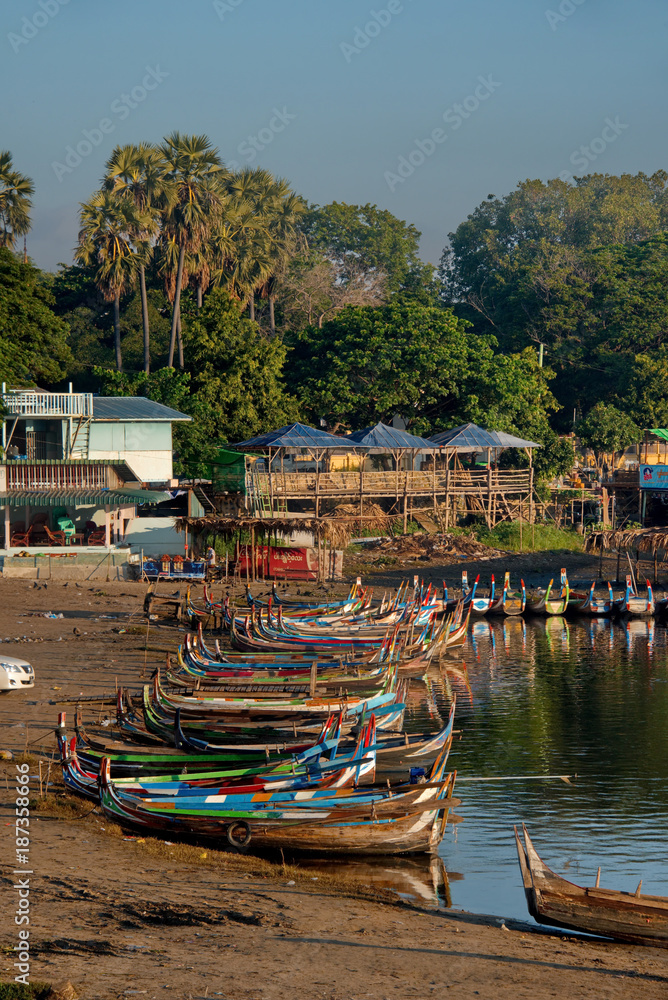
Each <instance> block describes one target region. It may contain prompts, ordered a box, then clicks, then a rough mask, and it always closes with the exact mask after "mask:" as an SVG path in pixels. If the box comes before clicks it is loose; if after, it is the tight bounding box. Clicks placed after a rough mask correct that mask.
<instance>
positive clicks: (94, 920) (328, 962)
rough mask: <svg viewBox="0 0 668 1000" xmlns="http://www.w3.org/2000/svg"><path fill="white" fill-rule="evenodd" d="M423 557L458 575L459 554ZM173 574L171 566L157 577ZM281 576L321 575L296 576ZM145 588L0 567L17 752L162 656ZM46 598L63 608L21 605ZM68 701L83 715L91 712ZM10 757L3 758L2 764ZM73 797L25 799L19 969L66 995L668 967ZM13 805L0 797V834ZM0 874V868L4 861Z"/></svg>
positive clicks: (606, 982)
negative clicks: (147, 824) (4, 571)
mask: <svg viewBox="0 0 668 1000" xmlns="http://www.w3.org/2000/svg"><path fill="white" fill-rule="evenodd" d="M569 557H570V558H569ZM503 558H504V562H505V564H506V565H508V567H509V568H510V569H511V572H513V573H518V572H521V571H523V570H522V569H521V568H520V566H518V560H527V559H530V560H532V561H533V565H534V571H535V573H536V574H538V573H539V572H541V573H542V572H543V565H542V563H539V564H537V562H538V560H539V559H540V560H543V559H545V568H547V566H548V565H549V566H550V567H552V566H554V565H556V563H557V562H559V565H561V564H562V563H563V565H565V566H566V567H567V568H569V572H571V573H573V574H574V573H575V572H576V569H577V572H578V574H580V573H581V575H583V576H584V575H585V574H586V571H587V569H590V568H591V565H592V563H594V564H595V565H596V568H597V567H598V557H597V556H596V557H593V558H592V557H588V556H585V555H583V554H581V553H561V552H560V553H536V554H535V555H527V554H514V555H508V556H507V557H503ZM612 562H613V563H614V560H612ZM465 565H466V568H467V569H468V570H469V578H471V573H472V572H477V571H479V570H477V569H474V567H475V563H468V562H467V563H465ZM480 565H481V568H482V567H484V566H489V563H487V562H483V563H481V564H480ZM558 568H559V567H557V570H558ZM426 569H427V572H429V571H431V572H432V575H435V574H436V573H438V574H439V575H441V574H442V575H443V578H444V579H446V581H447V582H448V583H450V582H452V583H453V584H456V583H457V581H458V579H460V574H461V569H462V562H461V561H457V562H456V563H453V564H451V565H447V566H439V567H426ZM413 571H415V572H418V571H419V570H418V568H417V567H415V570H414V569H413V567H406V568H405V569H404V570H403V572H402V573H397V575H398V576H403V577H406V576H407V575H409V574H410V575H412V573H413ZM489 571H491V569H490V570H489ZM422 575H424V576H426V575H427V573H425V572H424V571H423V573H422ZM383 576H384V574H383ZM367 580H368V582H369V583H371V584H372V585H374V587H375V588H379V587H382V586H388V585H389V583H384V582H382V581H379V578H378V576H376V575H375V574H374V575H373V576H372V575H371V574H368V575H367ZM482 580H483V581H484V580H485V576H483V577H482ZM219 586H220V584H216V588H218V587H219ZM348 586H349V584H348V583H347V582H342V583H340V584H337V586H336V589H340V590H343V591H347V588H348ZM177 587H178V584H176V583H174V584H172V583H171V582H170V583H169V584H168V585H167V586H166V587H165V592H172V591H173V590H175V589H177ZM253 589H254V592H255V591H257V592H258V593H260V592H261V591H262V590H263V589H264V587H263V586H262V585H261V584H259V583H258V584H256V585H255V587H254V588H253ZM288 589H290V590H291V591H293V592H294V591H295V590H296V589H300V590H302V591H308V590H312V591H316V590H317V592H318V593H320V591H319V590H318V589H317V588H316V586H315V585H314V586H310V585H308V584H305V585H301V586H300V587H299V588H297V586H296V585H295V584H292V585H291V586H290V587H289V588H288ZM333 589H334V588H331V589H330V591H329V592H331V591H332V590H333ZM144 592H145V585H143V584H133V583H129V582H127V581H125V582H118V583H109V584H103V585H102V586H101V587H93V586H90V587H88V586H80V587H76V586H75V585H74V584H73V583H69V584H68V585H65V584H62V583H55V582H54V583H53V584H51V583H50V584H49V586H48V587H47V588H44V586H43V585H42V586H38V587H33V586H32V584H28V583H26V582H21V583H20V584H19V583H18V582H17V581H2V580H1V579H0V601H2V607H3V619H2V624H1V625H0V638H5V637H8V636H19V635H23V634H25V635H26V636H27V637H29V638H31V639H33V640H34V641H32V642H25V643H24V642H18V643H16V642H10V643H8V644H6V645H5V643H4V642H3V643H2V644H1V645H0V651H5V650H6V652H7V653H8V654H9V655H17V656H20V657H24V658H26V659H28V660H30V661H31V662H32V663H33V665H34V667H35V671H36V684H35V688H34V689H31V690H25V691H22V692H16V693H11V694H10V695H7V696H5V697H3V700H2V707H3V718H2V726H1V733H2V736H1V739H0V749H9V750H10V751H12V752H14V753H15V754H17V755H19V754H21V753H22V752H23V751H24V750H25V749H26V745H27V744H31V743H33V742H34V744H35V745H34V746H33V747H32V748H31V747H30V746H28V750H31V749H32V750H33V751H36V752H37V753H39V752H40V747H43V750H44V752H45V754H50V753H51V752H52V751H53V750H54V749H55V744H54V741H53V737H52V735H51V731H52V729H53V727H54V726H55V724H56V721H57V713H58V711H59V710H61V709H62V708H66V709H67V711H68V719H69V721H71V718H72V716H71V713H72V712H73V709H74V704H68V705H58V704H55V702H56V700H57V699H59V698H64V697H73V698H75V697H76V696H77V695H79V693H82V694H84V695H85V694H88V693H91V694H100V693H102V692H105V693H107V692H110V691H112V690H113V688H114V684H115V683H116V681H118V683H121V684H130V685H131V686H135V687H136V686H138V683H139V682H140V675H141V673H142V671H143V670H144V667H145V668H146V676H147V675H148V674H150V672H151V671H152V669H153V666H154V665H155V663H156V662H157V660H158V659H161V658H162V654H161V653H160V652H158V651H157V650H156V651H153V649H155V648H156V647H157V648H158V649H159V648H160V647H168V646H173V645H174V644H175V642H176V641H177V637H178V634H179V633H178V631H177V629H176V627H174V626H172V625H171V624H164V623H162V622H161V621H158V622H155V623H151V627H150V633H149V638H148V646H149V650H148V652H146V653H145V651H144V647H145V644H146V635H147V629H146V626H145V625H143V626H141V627H140V626H138V625H136V624H135V623H136V622H137V620H138V617H139V615H140V613H141V606H142V602H143V597H144ZM237 593H239V592H238V591H237ZM47 611H52V612H55V613H61V612H62V613H63V615H64V617H63V618H62V619H49V618H44V617H36V616H33V615H32V614H30V612H36V613H38V614H43V613H44V612H47ZM103 615H114V616H116V617H114V618H106V617H102V616H103ZM75 630H76V631H78V633H80V634H76V631H75ZM121 630H125V631H121ZM39 640H41V641H39ZM84 711H85V718H87V719H90V718H93V719H95V718H98V719H99V716H100V715H104V713H97V715H96V714H95V713H94V711H93V710H92V708H89V709H88V710H86V708H85V706H84ZM100 721H101V720H100ZM13 763H14V762H13V761H7V762H4V766H3V767H2V770H1V771H0V781H1V780H2V776H4V775H5V774H8V773H9V771H8V768H10V767H11V766H12V765H13ZM34 770H35V769H34V768H32V771H33V773H34ZM51 795H52V792H51V793H50V797H51ZM50 801H53V800H51V799H50ZM76 801H77V802H80V804H81V809H82V815H84V814H88V815H86V816H85V817H84V818H83V819H78V820H76V819H71V818H56V817H54V816H53V815H50V814H49V811H48V810H46V811H45V810H43V809H41V808H40V809H38V810H36V811H35V812H34V814H33V816H34V822H33V824H32V826H31V838H32V851H33V853H31V863H32V864H33V867H34V870H35V875H34V877H33V883H32V886H31V888H34V893H33V899H32V907H33V909H32V914H31V916H32V919H34V924H32V926H31V931H32V940H33V941H34V944H35V947H34V951H33V952H32V954H33V959H32V962H31V980H32V981H48V982H52V983H58V982H62V981H63V980H69V981H71V982H72V984H73V985H74V987H75V990H76V992H77V994H78V995H79V996H80V997H81V998H82V1000H83V998H84V997H85V998H86V1000H108V998H116V997H120V996H123V995H124V994H126V991H145V992H142V993H140V994H139V995H142V996H146V997H147V998H150V997H154V996H155V997H158V996H161V997H169V996H174V997H179V998H181V997H187V996H189V995H192V996H193V998H194V997H199V996H204V995H205V994H206V993H207V992H208V996H209V997H211V996H216V995H219V996H225V997H231V996H233V997H234V998H235V1000H284V998H285V1000H287V998H288V997H289V998H291V1000H302V998H304V1000H311V998H320V997H322V998H325V997H326V998H327V1000H356V998H360V1000H368V998H374V1000H375V998H378V1000H382V998H385V997H397V998H402V1000H403V998H404V997H419V998H422V997H432V996H436V995H439V994H440V993H442V992H444V991H445V990H446V989H447V993H448V995H449V996H453V997H471V996H472V995H476V994H477V995H479V996H483V997H486V998H489V1000H495V998H497V997H499V998H502V1000H505V998H508V1000H510V998H512V1000H517V998H523V997H527V998H529V997H532V998H535V1000H544V998H547V997H551V996H571V995H577V996H584V997H592V998H594V997H596V998H597V1000H598V998H599V997H601V996H605V997H610V998H614V1000H617V998H620V1000H621V998H625V1000H626V998H628V997H629V996H633V997H634V1000H635V998H639V1000H645V998H654V997H657V998H658V997H659V996H661V995H663V994H664V993H665V990H666V986H667V985H668V965H667V963H666V953H665V951H662V950H661V949H656V948H641V947H639V946H632V945H623V944H619V943H614V942H604V941H600V940H597V939H592V938H587V937H586V936H584V935H577V934H575V933H570V932H567V931H562V930H558V929H556V928H555V929H551V928H547V927H540V926H539V925H534V924H532V923H531V920H530V919H527V921H523V920H517V919H511V918H508V919H505V918H502V917H497V916H494V915H489V914H476V913H470V912H467V911H464V910H455V909H435V908H432V907H430V906H429V905H427V903H426V901H424V900H420V901H419V902H417V903H416V902H408V901H406V900H402V899H400V898H398V897H397V894H396V892H390V891H389V890H388V889H385V888H382V887H378V886H374V885H373V883H372V882H371V881H370V877H367V876H361V877H360V879H358V880H357V881H355V880H353V879H350V878H347V877H341V876H340V875H339V874H337V873H336V872H334V874H332V873H331V872H330V873H329V874H327V873H323V872H319V871H318V870H317V869H316V868H315V867H313V866H308V865H307V864H304V866H303V867H299V866H297V867H296V868H295V867H294V866H292V865H287V866H286V867H285V869H283V868H282V867H281V865H280V864H279V865H274V864H271V863H270V862H268V861H266V860H262V859H257V860H256V859H253V860H251V856H250V855H249V856H248V857H243V856H240V855H234V854H229V853H227V852H219V851H216V850H215V849H212V848H211V847H210V846H208V845H203V844H195V845H192V844H189V845H187V850H185V849H184V850H180V846H181V845H179V844H172V845H170V844H168V843H166V842H164V841H159V842H158V843H156V844H155V845H153V844H150V843H149V842H148V838H145V839H143V838H141V836H140V835H138V834H128V833H126V832H120V830H119V831H118V832H112V831H111V830H110V829H106V828H107V827H110V826H112V824H111V823H109V822H108V821H107V820H106V819H105V818H104V817H102V816H100V815H98V814H97V813H96V812H94V811H93V808H94V807H93V804H92V803H90V802H87V801H84V800H76ZM49 808H50V807H49ZM12 814H13V809H12V813H11V814H10V813H9V807H8V806H7V805H6V804H5V803H3V805H2V807H1V809H0V825H2V826H3V828H4V829H5V831H6V834H5V835H6V837H9V828H8V827H7V826H6V825H5V824H7V823H8V822H9V820H10V816H11V815H12ZM103 828H105V829H103ZM202 855H205V856H204V857H203V856H202ZM214 855H215V857H213V856H214ZM394 860H395V861H396V862H398V863H399V864H401V863H402V860H403V859H402V858H401V857H399V858H397V859H394ZM405 864H406V866H407V867H408V866H409V865H410V857H406V859H405ZM2 874H3V878H4V879H5V880H7V879H10V878H11V875H10V872H9V871H8V866H7V865H6V864H4V863H3V873H2ZM5 885H8V882H7V881H5ZM13 934H14V929H13V927H10V928H8V927H7V923H6V922H4V925H3V930H2V936H1V938H0V941H1V943H2V946H3V948H7V947H13V944H14V940H13ZM31 944H32V942H31ZM139 955H141V958H140V959H139ZM3 958H4V961H3V962H2V968H1V969H0V980H1V981H2V982H9V981H11V968H10V969H8V968H7V966H8V965H9V964H10V963H9V958H8V957H7V952H6V951H5V952H4V955H3ZM556 976H558V980H557V979H556ZM128 995H129V994H128Z"/></svg>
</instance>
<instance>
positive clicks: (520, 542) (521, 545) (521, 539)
mask: <svg viewBox="0 0 668 1000" xmlns="http://www.w3.org/2000/svg"><path fill="white" fill-rule="evenodd" d="M521 551H522V498H521V497H520V552H521Z"/></svg>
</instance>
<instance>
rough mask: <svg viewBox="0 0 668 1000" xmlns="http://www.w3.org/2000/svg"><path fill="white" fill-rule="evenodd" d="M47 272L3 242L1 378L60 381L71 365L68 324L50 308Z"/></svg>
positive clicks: (13, 381)
mask: <svg viewBox="0 0 668 1000" xmlns="http://www.w3.org/2000/svg"><path fill="white" fill-rule="evenodd" d="M52 306H53V296H52V294H51V292H50V291H49V288H48V285H47V283H46V281H45V279H44V275H43V274H42V272H41V271H39V270H38V269H37V268H36V267H33V265H32V264H30V263H24V262H23V261H22V260H19V258H18V257H17V256H16V255H15V254H13V253H12V252H11V250H8V249H7V248H4V247H0V381H1V382H7V383H8V384H9V385H10V386H22V385H34V383H35V382H43V383H44V382H46V383H47V384H53V383H55V382H59V381H60V379H62V378H63V377H64V376H65V373H66V371H67V369H68V367H69V365H70V364H71V361H72V357H71V354H70V350H69V348H68V346H67V332H68V330H67V325H66V324H65V323H64V322H63V321H62V320H61V319H60V318H59V317H58V316H56V315H55V314H54V312H53V310H52Z"/></svg>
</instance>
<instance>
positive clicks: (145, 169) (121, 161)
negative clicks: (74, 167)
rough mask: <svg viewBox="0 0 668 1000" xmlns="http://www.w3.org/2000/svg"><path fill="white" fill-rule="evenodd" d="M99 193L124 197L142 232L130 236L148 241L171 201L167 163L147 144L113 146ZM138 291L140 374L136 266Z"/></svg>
mask: <svg viewBox="0 0 668 1000" xmlns="http://www.w3.org/2000/svg"><path fill="white" fill-rule="evenodd" d="M105 169H106V176H105V178H104V181H103V189H104V190H107V191H112V192H114V193H115V194H116V195H117V196H119V197H127V198H129V199H130V200H131V201H132V203H133V204H134V206H135V208H136V209H137V210H138V212H140V213H141V216H142V219H143V220H145V223H146V228H144V229H142V230H139V231H137V232H136V233H135V234H133V235H134V238H135V241H136V242H138V243H146V241H148V240H152V239H153V238H154V237H155V235H156V233H157V232H158V228H159V225H158V223H159V218H160V213H161V212H162V211H164V210H165V209H166V208H167V206H169V204H170V202H171V200H172V199H173V185H172V184H171V182H170V181H169V180H168V179H167V161H166V160H165V157H164V155H163V153H162V152H161V150H159V149H158V147H157V146H153V145H151V144H150V143H145V142H142V143H140V144H139V145H138V146H135V145H132V144H129V145H126V146H117V147H116V148H115V149H114V151H113V153H112V154H111V156H110V157H109V159H108V160H107V163H106V167H105ZM139 289H140V294H141V314H142V327H143V333H144V371H145V372H146V374H147V375H148V373H149V372H150V370H151V345H150V329H149V320H148V301H147V298H146V269H145V265H144V264H143V263H141V264H140V265H139Z"/></svg>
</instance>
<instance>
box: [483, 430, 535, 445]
mask: <svg viewBox="0 0 668 1000" xmlns="http://www.w3.org/2000/svg"><path fill="white" fill-rule="evenodd" d="M489 433H490V434H491V435H492V437H493V438H496V439H497V441H498V442H499V444H500V445H501V447H502V448H542V447H543V446H542V444H538V442H537V441H525V440H524V438H519V437H515V435H514V434H506V432H505V431H490V432H489Z"/></svg>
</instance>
